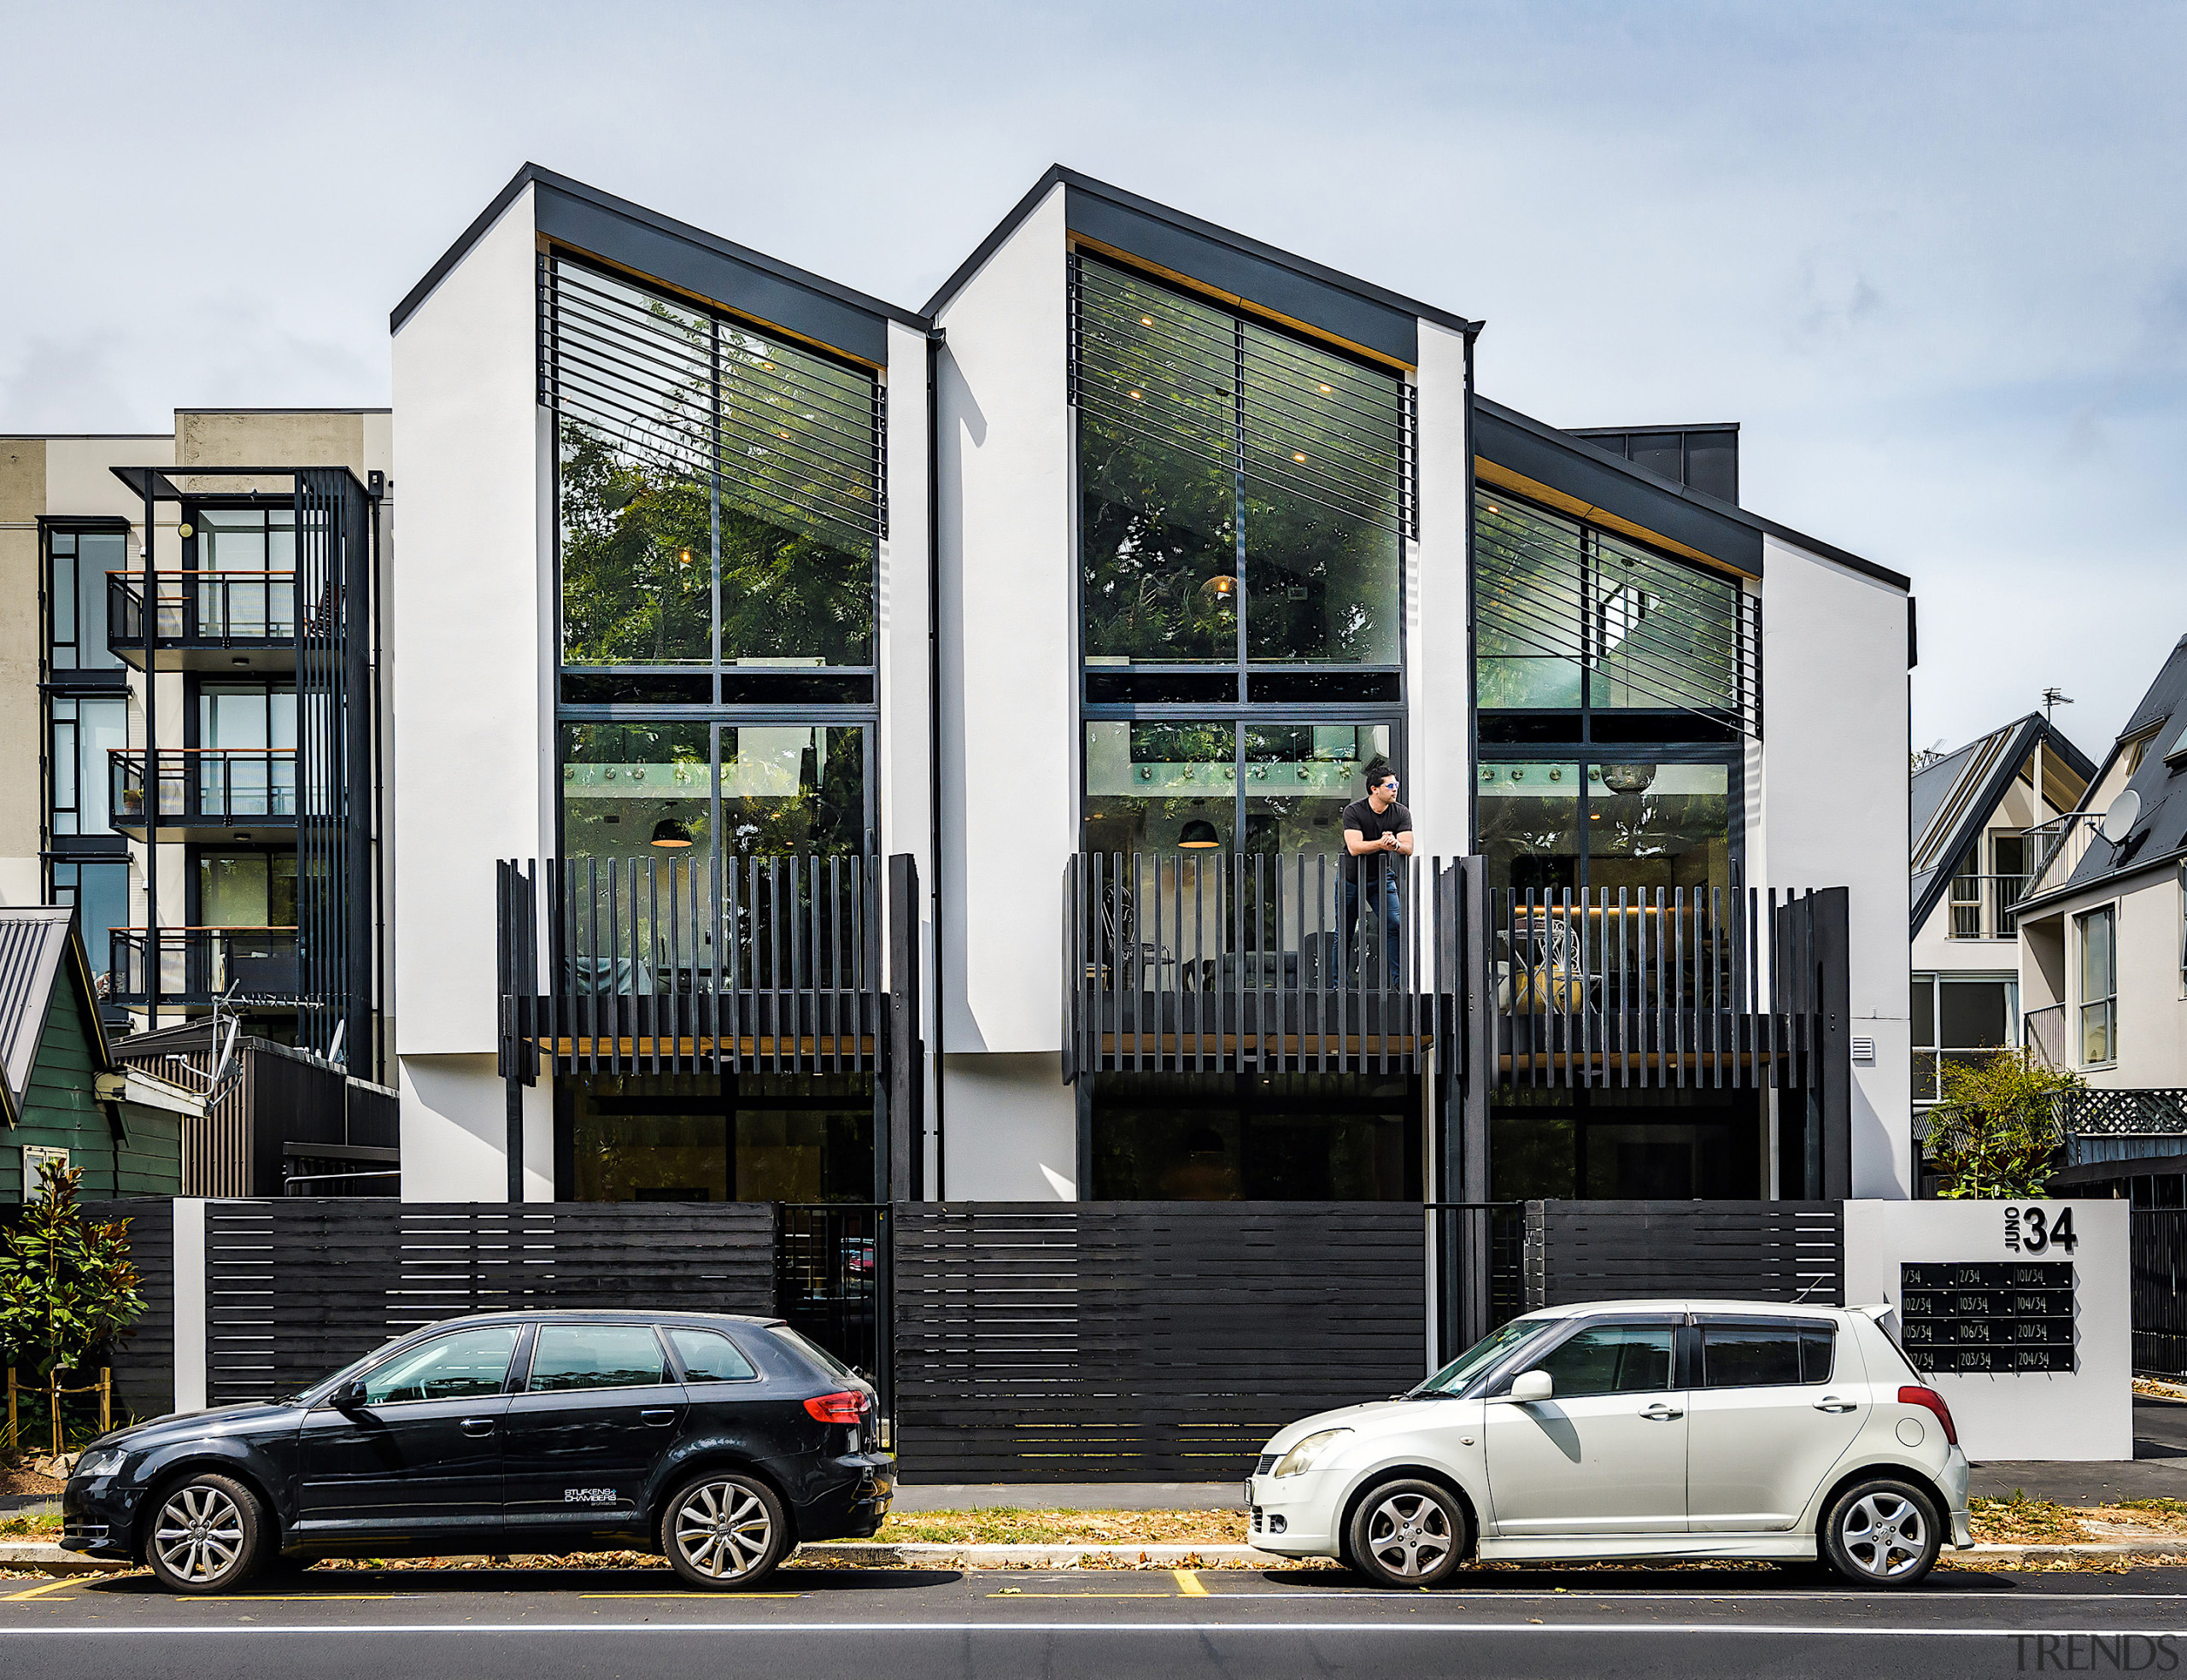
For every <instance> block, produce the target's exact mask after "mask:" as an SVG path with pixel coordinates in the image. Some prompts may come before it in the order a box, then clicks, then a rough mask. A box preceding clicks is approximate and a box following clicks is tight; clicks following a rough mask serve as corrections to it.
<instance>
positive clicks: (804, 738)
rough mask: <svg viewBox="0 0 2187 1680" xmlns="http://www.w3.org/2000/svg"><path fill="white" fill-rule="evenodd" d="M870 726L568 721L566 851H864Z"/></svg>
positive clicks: (641, 854)
mask: <svg viewBox="0 0 2187 1680" xmlns="http://www.w3.org/2000/svg"><path fill="white" fill-rule="evenodd" d="M865 735H866V732H865V729H861V728H857V727H851V728H829V727H825V726H814V727H809V728H808V727H805V726H801V725H797V724H766V725H757V726H744V725H738V724H729V723H723V724H712V723H671V722H659V723H565V724H563V725H562V856H563V857H565V858H601V859H606V858H625V859H635V858H707V857H713V858H740V857H762V858H765V857H780V856H785V855H789V854H792V853H795V854H799V855H802V856H812V855H842V854H847V853H854V852H864V851H865V850H866V831H867V823H866V811H865V780H866V778H865Z"/></svg>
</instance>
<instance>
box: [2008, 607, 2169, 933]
mask: <svg viewBox="0 0 2187 1680" xmlns="http://www.w3.org/2000/svg"><path fill="white" fill-rule="evenodd" d="M2144 739H2146V740H2147V741H2148V743H2149V744H2148V746H2146V747H2144V748H2143V752H2142V762H2141V766H2140V768H2139V769H2137V770H2135V772H2134V773H2133V775H2132V776H2130V777H2129V778H2127V781H2126V786H2125V788H2124V789H2123V790H2121V797H2124V795H2125V793H2132V794H2134V795H2135V796H2136V797H2137V798H2138V799H2140V801H2141V811H2140V812H2139V814H2138V815H2137V817H2135V818H2134V824H2133V827H2131V828H2129V829H2128V830H2127V831H2126V834H2125V837H2124V838H2123V839H2121V840H2120V842H2119V843H2118V844H2117V845H2115V846H2114V845H2113V844H2112V843H2111V842H2110V841H2108V840H2105V839H2104V838H2103V837H2102V835H2101V834H2097V835H2094V836H2092V837H2091V838H2090V840H2089V843H2088V850H2087V852H2084V854H2083V855H2082V858H2081V860H2080V862H2079V863H2078V864H2076V865H2075V866H2074V869H2073V874H2072V875H2069V876H2068V877H2067V879H2066V881H2065V882H2064V884H2063V885H2062V886H2061V887H2057V888H2055V889H2053V891H2052V892H2046V893H2044V894H2043V897H2044V898H2046V899H2048V898H2050V897H2052V896H2054V894H2055V893H2078V892H2080V891H2082V890H2083V889H2084V888H2086V887H2091V886H2093V885H2095V884H2096V882H2097V881H2102V880H2104V879H2105V878H2106V877H2108V876H2113V875H2136V874H2139V873H2140V872H2141V871H2142V870H2143V869H2151V868H2154V867H2155V866H2156V865H2158V864H2161V863H2166V862H2168V861H2170V860H2171V859H2172V858H2175V857H2178V856H2179V855H2181V854H2182V853H2183V852H2187V751H2183V750H2182V749H2187V636H2182V637H2181V638H2180V639H2179V640H2178V641H2177V642H2175V643H2174V644H2173V645H2172V652H2171V653H2170V654H2169V655H2167V656H2166V659H2165V662H2164V664H2163V666H2162V667H2161V669H2160V670H2158V672H2157V674H2156V680H2155V682H2152V683H2150V684H2149V692H2148V693H2146V694H2143V696H2142V702H2141V704H2140V705H2137V706H2136V707H2135V708H2134V712H2133V716H2132V717H2129V718H2128V719H2127V720H2126V727H2125V729H2122V730H2120V732H2119V739H2118V740H2116V741H2114V743H2113V744H2112V747H2111V751H2110V752H2109V753H2108V754H2107V755H2106V756H2105V758H2104V760H2103V771H2102V773H2100V774H2099V775H2098V776H2093V777H2091V778H2090V786H2091V787H2094V786H2095V785H2096V783H2097V782H2098V781H2101V780H2102V774H2108V772H2109V770H2110V769H2111V766H2112V765H2113V764H2114V763H2116V762H2117V761H2118V758H2119V757H2120V754H2121V753H2122V752H2125V751H2127V750H2128V749H2129V748H2130V747H2131V746H2133V745H2134V744H2135V743H2136V742H2137V741H2140V740H2144ZM2089 814H2090V816H2094V817H2101V816H2102V812H2100V811H2092V812H2090V813H2089Z"/></svg>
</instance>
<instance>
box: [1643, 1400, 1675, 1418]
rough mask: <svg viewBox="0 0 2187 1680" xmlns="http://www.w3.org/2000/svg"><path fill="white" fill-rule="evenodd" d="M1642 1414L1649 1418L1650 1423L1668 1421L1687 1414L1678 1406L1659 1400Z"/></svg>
mask: <svg viewBox="0 0 2187 1680" xmlns="http://www.w3.org/2000/svg"><path fill="white" fill-rule="evenodd" d="M1640 1415H1641V1416H1642V1417H1644V1418H1645V1419H1647V1420H1648V1421H1649V1422H1650V1423H1668V1422H1669V1421H1670V1420H1672V1419H1673V1418H1682V1417H1684V1416H1685V1415H1686V1414H1685V1413H1684V1412H1682V1411H1680V1409H1679V1408H1677V1407H1675V1406H1666V1405H1664V1404H1663V1402H1662V1401H1660V1400H1658V1401H1657V1402H1656V1403H1655V1404H1654V1405H1652V1406H1651V1407H1650V1408H1648V1409H1647V1410H1646V1411H1645V1412H1643V1413H1641V1414H1640Z"/></svg>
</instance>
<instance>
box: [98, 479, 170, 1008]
mask: <svg viewBox="0 0 2187 1680" xmlns="http://www.w3.org/2000/svg"><path fill="white" fill-rule="evenodd" d="M152 478H153V473H152V470H151V469H150V467H147V468H145V470H144V614H143V618H144V623H143V628H144V793H143V794H142V796H141V797H142V799H143V801H144V954H145V957H146V962H145V964H144V970H145V972H144V1027H145V1030H146V1031H147V1032H150V1031H151V1030H153V1029H154V1028H155V1027H158V1026H159V1024H160V956H161V952H160V679H159V675H158V671H159V665H158V662H157V660H156V659H155V657H154V656H155V653H157V652H158V649H159V634H160V593H159V591H160V579H159V573H158V571H157V570H156V556H155V554H154V553H153V547H154V542H153V536H152V517H153V514H154V512H155V510H156V508H157V506H158V504H157V502H156V501H155V500H154V499H153V495H152ZM175 540H176V541H178V542H179V541H181V537H180V536H179V535H178V536H177V537H176V539H175ZM77 564H78V565H81V564H82V562H81V561H80V560H79V561H78V562H77ZM77 596H78V599H79V600H81V599H82V589H81V587H80V585H79V588H78V591H77ZM76 633H77V635H79V636H80V635H82V634H83V629H82V627H81V626H80V625H79V627H78V629H77V632H76ZM78 657H79V658H80V657H81V655H79V656H78ZM113 786H114V761H113V760H112V759H111V758H109V759H108V760H107V787H108V797H109V798H111V797H112V790H113ZM184 919H185V921H187V920H188V919H189V918H188V917H187V916H185V918H184ZM183 948H184V949H185V951H187V950H188V949H189V946H188V944H187V942H186V941H185V945H184V947H183Z"/></svg>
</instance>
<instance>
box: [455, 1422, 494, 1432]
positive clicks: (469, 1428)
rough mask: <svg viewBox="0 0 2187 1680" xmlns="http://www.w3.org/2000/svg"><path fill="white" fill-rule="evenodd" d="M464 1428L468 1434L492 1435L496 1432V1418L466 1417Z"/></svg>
mask: <svg viewBox="0 0 2187 1680" xmlns="http://www.w3.org/2000/svg"><path fill="white" fill-rule="evenodd" d="M462 1429H463V1432H464V1433H465V1434H466V1435H491V1434H492V1433H493V1432H494V1420H492V1419H491V1418H466V1419H465V1420H463V1424H462Z"/></svg>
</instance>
